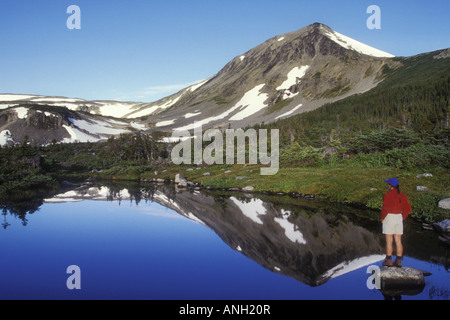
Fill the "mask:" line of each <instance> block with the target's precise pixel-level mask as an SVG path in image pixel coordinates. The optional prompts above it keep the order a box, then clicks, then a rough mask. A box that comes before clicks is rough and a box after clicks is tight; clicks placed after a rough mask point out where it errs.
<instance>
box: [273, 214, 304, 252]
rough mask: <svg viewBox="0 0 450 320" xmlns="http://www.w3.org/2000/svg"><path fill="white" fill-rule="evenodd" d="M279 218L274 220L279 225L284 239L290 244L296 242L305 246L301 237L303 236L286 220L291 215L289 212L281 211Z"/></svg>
mask: <svg viewBox="0 0 450 320" xmlns="http://www.w3.org/2000/svg"><path fill="white" fill-rule="evenodd" d="M281 215H282V216H281V218H274V220H275V222H276V223H278V224H279V225H280V227H282V228H283V229H284V233H285V235H286V237H287V238H288V239H289V240H291V241H292V242H296V243H299V244H306V240H305V238H304V237H303V234H302V233H301V232H300V230H299V229H298V227H297V226H296V225H295V224H293V223H292V222H290V221H289V220H288V218H289V216H290V215H291V212H290V211H287V210H283V209H282V210H281Z"/></svg>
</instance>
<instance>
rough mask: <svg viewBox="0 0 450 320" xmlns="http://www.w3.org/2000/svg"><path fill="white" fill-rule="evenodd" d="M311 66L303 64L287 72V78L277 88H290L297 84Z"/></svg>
mask: <svg viewBox="0 0 450 320" xmlns="http://www.w3.org/2000/svg"><path fill="white" fill-rule="evenodd" d="M308 69H309V66H301V67H295V68H294V69H292V70H291V71H290V72H289V73H288V74H287V80H286V81H284V82H283V83H282V84H281V85H280V86H279V87H278V88H277V90H288V89H289V88H290V87H292V86H293V85H296V84H297V83H298V82H297V81H298V79H302V78H303V77H304V76H305V74H306V71H308Z"/></svg>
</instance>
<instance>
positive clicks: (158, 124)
mask: <svg viewBox="0 0 450 320" xmlns="http://www.w3.org/2000/svg"><path fill="white" fill-rule="evenodd" d="M447 51H448V50H447ZM447 51H442V52H439V55H440V56H439V58H441V59H445V60H447V59H446V58H447V56H448V54H447V55H446V54H445V53H446V52H447ZM411 59H412V61H413V60H414V59H415V58H414V57H411ZM409 60H410V58H402V59H400V58H395V57H394V56H393V55H391V54H389V53H386V52H383V51H380V50H378V49H375V48H372V47H370V46H367V45H365V44H362V43H360V42H358V41H356V40H353V39H351V38H348V37H347V36H344V35H342V34H340V33H338V32H336V31H333V30H332V29H331V28H329V27H327V26H325V25H323V24H320V23H315V24H312V25H310V26H307V27H305V28H303V29H300V30H298V31H294V32H290V33H286V34H283V35H279V36H276V37H273V38H271V39H269V40H267V41H266V42H264V43H262V44H260V45H259V46H257V47H255V48H253V49H251V50H249V51H247V52H246V53H243V54H241V55H239V56H237V57H235V58H234V59H232V60H231V61H230V62H229V63H227V64H226V65H225V66H224V68H222V70H220V71H219V72H218V73H217V74H216V75H214V76H212V77H211V78H209V79H207V80H205V81H203V82H200V83H198V84H195V85H193V86H190V87H188V88H186V89H183V90H181V91H179V92H178V93H175V94H173V95H170V96H168V97H166V98H163V99H161V100H159V101H156V102H151V103H138V102H120V101H87V100H83V99H72V98H65V97H44V96H34V95H13V94H3V95H0V145H1V144H5V143H9V144H11V143H21V142H22V141H23V139H24V138H25V136H27V137H28V138H29V139H30V141H34V142H35V143H37V144H48V143H50V142H51V141H53V139H54V140H56V142H73V141H75V140H78V141H98V140H101V139H106V138H107V137H108V136H111V135H116V134H119V133H124V132H133V131H136V130H143V131H166V132H171V131H172V130H174V129H192V128H193V127H194V125H195V122H197V123H198V122H201V123H202V124H203V127H204V128H207V127H208V128H210V127H217V128H222V129H223V128H228V127H232V128H239V127H241V128H242V127H246V126H251V125H255V124H260V123H266V124H267V123H273V122H274V121H278V120H280V119H287V118H291V117H293V116H295V115H297V114H300V113H304V112H307V111H312V110H315V109H318V108H320V107H322V106H324V105H330V103H333V102H337V101H341V100H343V99H345V98H348V97H350V96H359V95H361V94H363V93H367V92H368V91H370V92H372V90H373V89H374V88H376V87H378V86H379V84H382V83H384V82H385V80H386V79H387V78H389V77H391V76H393V78H392V79H393V80H394V79H395V83H401V82H402V81H406V80H407V79H403V78H398V77H397V78H395V74H396V73H395V72H392V70H398V69H401V68H402V66H404V65H407V62H408V61H409ZM436 61H437V59H436ZM430 64H431V63H430ZM414 70H416V69H414ZM417 70H419V69H417ZM397 74H399V73H397ZM400 74H406V73H400ZM413 76H414V75H413ZM391 82H392V81H391ZM52 117H56V118H58V121H56V119H52ZM55 121H56V122H55Z"/></svg>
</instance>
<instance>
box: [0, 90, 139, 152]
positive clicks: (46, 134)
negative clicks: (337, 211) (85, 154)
mask: <svg viewBox="0 0 450 320" xmlns="http://www.w3.org/2000/svg"><path fill="white" fill-rule="evenodd" d="M0 98H3V102H6V103H3V104H0V146H3V145H14V144H21V143H23V142H24V141H27V142H29V143H31V144H33V145H34V144H36V145H48V144H50V143H54V142H62V143H72V142H96V141H100V140H104V139H107V138H108V137H110V136H112V135H119V134H121V133H129V132H134V131H142V130H145V129H146V126H145V124H142V123H137V122H135V121H133V120H127V119H123V120H122V119H117V118H112V117H107V116H101V115H95V114H91V113H88V112H85V111H74V110H71V109H74V105H78V104H79V103H80V102H79V101H78V100H77V101H76V102H67V105H64V103H61V102H62V101H64V100H56V98H52V99H53V100H49V99H48V98H35V97H32V98H30V97H27V98H26V100H20V99H24V97H23V96H21V97H18V96H16V95H1V97H0ZM6 99H8V100H6ZM33 99H36V100H33ZM37 99H43V100H42V101H39V100H37ZM68 100H69V99H67V101H68ZM70 100H72V99H70ZM73 100H75V99H73ZM49 101H51V103H50V102H49ZM40 103H43V104H40ZM53 103H55V104H56V105H52V104H53ZM68 106H70V107H71V108H70V109H69V108H68ZM78 107H79V108H80V110H83V108H84V107H85V105H84V104H79V105H78ZM1 109H3V110H1Z"/></svg>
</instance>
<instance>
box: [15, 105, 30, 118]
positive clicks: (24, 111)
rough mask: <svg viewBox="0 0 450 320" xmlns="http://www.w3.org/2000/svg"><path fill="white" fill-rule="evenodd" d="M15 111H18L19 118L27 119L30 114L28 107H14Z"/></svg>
mask: <svg viewBox="0 0 450 320" xmlns="http://www.w3.org/2000/svg"><path fill="white" fill-rule="evenodd" d="M14 111H16V112H17V116H18V117H19V119H26V118H27V115H28V109H27V108H24V107H18V108H14Z"/></svg>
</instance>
